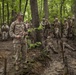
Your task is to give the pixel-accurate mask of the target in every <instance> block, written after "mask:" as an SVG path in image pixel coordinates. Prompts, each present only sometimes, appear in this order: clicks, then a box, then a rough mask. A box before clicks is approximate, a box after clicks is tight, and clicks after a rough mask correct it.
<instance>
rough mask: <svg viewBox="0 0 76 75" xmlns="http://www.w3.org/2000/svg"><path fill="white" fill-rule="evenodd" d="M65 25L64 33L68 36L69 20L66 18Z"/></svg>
mask: <svg viewBox="0 0 76 75" xmlns="http://www.w3.org/2000/svg"><path fill="white" fill-rule="evenodd" d="M63 25H64V26H63V35H64V36H66V37H67V35H68V28H69V25H68V22H67V20H66V19H65V20H64V24H63Z"/></svg>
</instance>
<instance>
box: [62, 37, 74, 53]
mask: <svg viewBox="0 0 76 75" xmlns="http://www.w3.org/2000/svg"><path fill="white" fill-rule="evenodd" d="M61 42H62V43H63V50H65V47H67V48H69V49H71V50H73V51H74V50H75V49H74V48H73V47H71V46H70V45H69V44H68V43H67V39H66V37H65V36H63V38H61Z"/></svg>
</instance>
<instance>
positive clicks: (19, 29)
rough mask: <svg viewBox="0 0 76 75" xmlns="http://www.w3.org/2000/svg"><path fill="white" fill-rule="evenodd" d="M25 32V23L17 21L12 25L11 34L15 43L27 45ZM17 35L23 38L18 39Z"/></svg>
mask: <svg viewBox="0 0 76 75" xmlns="http://www.w3.org/2000/svg"><path fill="white" fill-rule="evenodd" d="M23 32H25V25H24V22H18V21H17V20H16V21H14V22H13V23H12V24H11V26H10V30H9V34H10V36H11V37H12V38H13V43H25V38H24V36H25V35H24V34H22V33H23ZM17 35H20V36H21V38H20V39H16V36H17Z"/></svg>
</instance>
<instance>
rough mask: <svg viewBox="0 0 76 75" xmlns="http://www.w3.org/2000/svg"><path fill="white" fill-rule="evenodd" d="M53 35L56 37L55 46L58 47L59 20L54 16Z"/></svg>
mask: <svg viewBox="0 0 76 75" xmlns="http://www.w3.org/2000/svg"><path fill="white" fill-rule="evenodd" d="M54 36H55V38H56V43H57V48H58V47H59V45H58V44H59V38H60V22H59V20H58V18H55V21H54Z"/></svg>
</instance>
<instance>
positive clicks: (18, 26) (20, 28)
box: [9, 13, 27, 70]
mask: <svg viewBox="0 0 76 75" xmlns="http://www.w3.org/2000/svg"><path fill="white" fill-rule="evenodd" d="M25 30H26V29H25V25H24V22H23V14H22V13H19V14H18V15H17V20H16V21H14V22H13V23H12V24H11V26H10V31H9V33H10V36H11V37H12V38H13V44H14V54H15V55H14V57H15V69H16V70H19V68H20V66H19V65H22V67H23V68H25V66H26V65H25V63H26V50H25V49H26V40H25V36H26V35H27V32H26V31H25Z"/></svg>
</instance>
